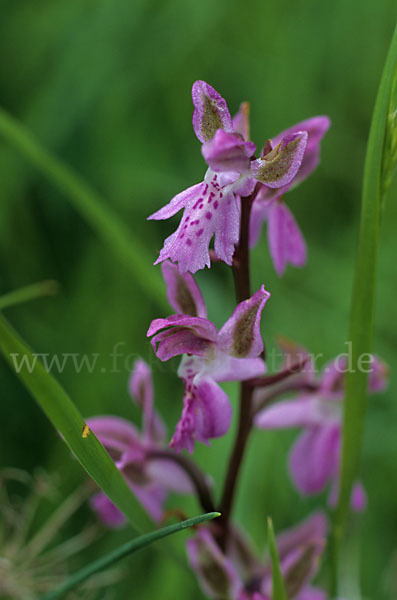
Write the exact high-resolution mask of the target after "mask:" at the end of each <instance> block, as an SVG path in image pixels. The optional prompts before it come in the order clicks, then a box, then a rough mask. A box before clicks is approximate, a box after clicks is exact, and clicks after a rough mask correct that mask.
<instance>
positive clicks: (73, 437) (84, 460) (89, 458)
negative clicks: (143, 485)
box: [0, 315, 151, 532]
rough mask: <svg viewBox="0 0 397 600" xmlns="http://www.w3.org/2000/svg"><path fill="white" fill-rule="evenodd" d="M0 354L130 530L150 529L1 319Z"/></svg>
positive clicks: (116, 474)
mask: <svg viewBox="0 0 397 600" xmlns="http://www.w3.org/2000/svg"><path fill="white" fill-rule="evenodd" d="M0 352H1V353H2V354H3V356H4V358H5V359H6V361H7V362H8V363H9V364H10V366H11V369H12V370H13V371H14V372H16V373H17V376H18V377H19V378H20V380H21V381H22V382H23V384H24V385H25V387H26V388H27V389H28V391H29V392H30V394H31V395H32V396H33V398H34V399H35V400H36V402H37V403H38V405H39V406H40V408H41V409H42V410H43V412H44V413H45V414H46V415H47V417H48V418H49V420H50V421H51V423H52V424H53V426H54V427H55V429H56V430H57V431H58V432H59V433H60V434H61V435H62V436H63V438H64V440H65V442H66V443H67V444H68V446H69V447H70V449H71V451H72V452H73V454H74V455H75V456H76V458H77V459H78V460H79V462H80V463H81V465H82V466H83V467H84V469H85V470H86V471H87V473H88V474H89V475H90V476H91V477H92V479H94V481H95V482H96V483H97V484H98V486H99V487H100V488H101V489H102V490H103V491H104V492H105V494H107V495H108V496H109V498H110V499H111V500H112V501H113V502H114V504H115V505H116V506H117V507H118V508H119V509H120V510H121V511H122V512H123V513H124V515H125V516H126V517H127V519H128V520H129V522H130V524H131V525H132V526H133V528H134V529H135V530H136V531H137V532H142V531H145V530H147V529H149V528H150V527H151V523H150V521H149V519H148V517H147V516H146V513H145V512H144V510H143V509H142V507H141V505H140V504H139V503H138V501H137V500H136V499H135V496H134V495H133V494H132V492H131V490H130V489H129V487H128V485H127V483H126V482H125V480H124V478H123V476H122V475H121V473H120V471H119V470H118V469H117V467H116V466H115V464H114V462H113V460H112V459H111V458H110V456H109V454H108V453H107V452H106V450H105V449H104V447H103V446H102V444H101V443H100V442H99V441H98V439H97V438H96V437H95V435H94V433H93V432H92V431H90V430H89V429H88V427H87V425H86V423H85V421H84V419H83V417H82V415H81V414H80V412H79V411H78V409H77V408H76V406H75V405H74V404H73V402H72V401H71V399H70V398H69V396H68V395H67V393H66V392H65V391H64V390H63V388H62V387H61V385H60V384H59V383H58V382H57V381H56V379H54V377H53V376H52V375H51V374H50V373H48V372H47V371H46V369H45V368H44V365H43V364H42V363H41V362H40V361H39V360H38V358H37V356H34V355H33V354H32V352H31V350H30V348H29V347H28V346H27V344H26V343H25V342H24V341H23V340H22V339H21V338H20V336H19V335H18V334H17V333H16V332H15V331H14V329H13V328H12V327H11V325H10V324H9V323H8V322H7V321H6V319H5V318H4V317H3V316H1V315H0ZM17 364H18V367H17Z"/></svg>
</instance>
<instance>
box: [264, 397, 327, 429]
mask: <svg viewBox="0 0 397 600" xmlns="http://www.w3.org/2000/svg"><path fill="white" fill-rule="evenodd" d="M322 422H323V418H322V415H321V411H320V410H319V407H318V402H317V401H316V399H315V398H313V396H311V395H307V396H301V397H300V398H299V399H297V400H289V401H283V402H277V403H276V404H273V405H272V406H269V407H268V408H265V409H264V410H262V411H261V412H260V413H259V414H258V415H257V417H256V418H255V425H256V427H259V429H288V428H289V427H312V426H314V425H320V424H321V423H322Z"/></svg>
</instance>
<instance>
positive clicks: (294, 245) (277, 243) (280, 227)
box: [268, 202, 306, 276]
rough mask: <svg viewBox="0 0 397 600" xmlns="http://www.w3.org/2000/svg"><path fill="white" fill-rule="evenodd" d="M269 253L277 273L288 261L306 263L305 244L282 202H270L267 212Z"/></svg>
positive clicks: (300, 264)
mask: <svg viewBox="0 0 397 600" xmlns="http://www.w3.org/2000/svg"><path fill="white" fill-rule="evenodd" d="M268 240H269V249H270V254H271V257H272V260H273V264H274V267H275V269H276V271H277V273H278V275H280V276H281V275H282V274H283V273H284V271H285V267H286V265H287V264H288V263H291V264H292V265H294V266H295V267H303V266H304V264H305V263H306V244H305V241H304V239H303V236H302V234H301V232H300V229H299V227H298V225H297V224H296V221H295V219H294V217H293V216H292V214H291V212H290V211H289V210H288V208H287V207H286V206H285V204H283V203H279V202H276V203H274V204H272V206H271V208H270V210H269V213H268Z"/></svg>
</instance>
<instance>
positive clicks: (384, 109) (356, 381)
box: [331, 27, 397, 596]
mask: <svg viewBox="0 0 397 600" xmlns="http://www.w3.org/2000/svg"><path fill="white" fill-rule="evenodd" d="M396 67H397V27H396V29H395V31H394V36H393V39H392V42H391V46H390V50H389V54H388V57H387V60H386V64H385V67H384V70H383V75H382V79H381V83H380V86H379V91H378V95H377V99H376V103H375V108H374V113H373V116H372V123H371V129H370V133H369V139H368V146H367V154H366V159H365V166H364V178H363V191H362V208H361V221H360V233H359V246H358V254H357V259H356V268H355V276H354V285H353V294H352V301H351V315H350V330H349V340H350V341H351V349H352V365H353V369H352V370H350V371H349V372H347V373H346V397H345V405H344V417H343V442H342V464H341V480H340V493H339V500H338V505H337V508H336V512H335V516H334V524H333V531H332V535H331V558H332V578H331V592H332V594H333V595H334V596H335V595H336V594H337V587H338V582H337V579H338V577H337V570H338V554H339V545H340V542H341V538H342V536H343V530H344V528H345V524H346V520H347V517H348V513H349V505H350V496H351V491H352V487H353V484H354V482H355V480H356V478H357V477H358V473H359V462H360V452H361V442H362V436H363V429H364V421H365V414H366V409H367V380H368V374H367V373H365V372H363V371H362V369H359V368H358V366H359V362H358V361H359V358H360V356H362V355H363V354H366V353H369V352H371V350H372V339H373V324H374V303H375V287H376V263H377V256H378V241H379V224H380V212H381V204H382V201H383V195H384V192H385V189H386V187H387V182H386V180H385V178H389V177H390V173H391V171H390V168H391V167H390V164H391V163H390V160H391V157H390V155H389V153H390V145H389V143H388V142H387V140H389V139H390V135H391V131H390V118H389V115H390V107H391V106H393V103H394V102H395V100H396V99H395V97H394V99H393V89H394V90H395V86H396ZM395 108H396V107H394V109H395ZM387 165H388V167H387Z"/></svg>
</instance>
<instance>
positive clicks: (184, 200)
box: [148, 182, 205, 221]
mask: <svg viewBox="0 0 397 600" xmlns="http://www.w3.org/2000/svg"><path fill="white" fill-rule="evenodd" d="M204 186H205V184H204V182H201V183H196V185H192V186H191V187H189V188H187V190H183V192H180V193H179V194H177V195H176V196H174V197H173V198H172V200H171V201H170V202H169V203H168V204H166V205H165V206H163V208H160V210H158V211H157V212H155V213H153V214H152V215H150V217H148V220H149V221H150V220H155V221H159V220H162V219H169V218H170V217H173V216H174V215H175V214H176V213H177V212H179V211H180V210H182V208H184V207H185V206H186V205H187V204H189V203H190V202H191V201H192V200H194V199H195V198H199V197H200V194H201V192H202V190H203V189H204Z"/></svg>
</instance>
